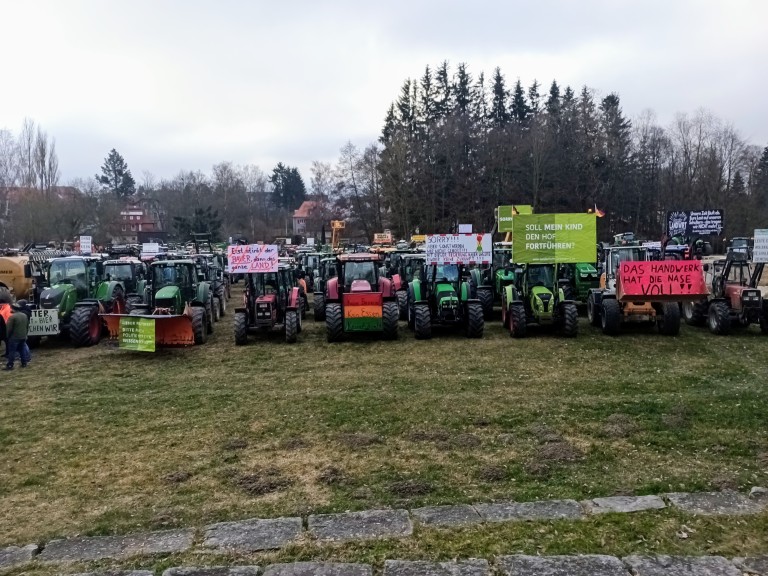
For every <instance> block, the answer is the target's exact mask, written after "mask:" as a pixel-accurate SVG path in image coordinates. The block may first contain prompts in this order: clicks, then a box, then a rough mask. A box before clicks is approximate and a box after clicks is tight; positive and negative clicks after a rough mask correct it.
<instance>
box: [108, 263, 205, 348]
mask: <svg viewBox="0 0 768 576" xmlns="http://www.w3.org/2000/svg"><path fill="white" fill-rule="evenodd" d="M149 269H150V274H149V275H150V282H151V289H150V290H149V299H148V301H147V302H144V303H142V304H136V305H135V306H134V307H133V309H132V310H131V312H130V313H129V314H115V313H111V314H110V313H107V314H102V315H101V317H102V319H103V320H104V321H105V322H106V324H107V328H108V330H109V337H110V338H112V339H118V338H119V337H120V320H121V318H124V317H141V318H151V319H152V320H154V326H155V345H156V346H161V347H175V346H192V345H194V344H204V343H205V342H206V341H207V340H208V334H209V333H211V332H212V331H213V326H212V324H213V319H212V318H211V317H210V316H209V314H210V312H209V308H210V299H211V294H210V285H209V284H208V282H200V281H198V278H197V266H196V263H195V262H194V261H193V260H160V261H157V262H153V263H152V264H151V265H150V267H149Z"/></svg>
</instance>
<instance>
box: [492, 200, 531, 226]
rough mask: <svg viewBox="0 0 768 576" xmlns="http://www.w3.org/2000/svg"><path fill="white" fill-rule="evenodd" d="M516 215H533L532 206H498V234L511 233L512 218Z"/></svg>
mask: <svg viewBox="0 0 768 576" xmlns="http://www.w3.org/2000/svg"><path fill="white" fill-rule="evenodd" d="M518 214H533V206H530V205H528V204H518V205H516V206H499V208H498V210H497V215H498V219H499V229H498V231H499V232H512V216H517V215H518Z"/></svg>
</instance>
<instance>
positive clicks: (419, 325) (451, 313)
mask: <svg viewBox="0 0 768 576" xmlns="http://www.w3.org/2000/svg"><path fill="white" fill-rule="evenodd" d="M468 276H470V274H468V270H467V269H466V268H465V267H464V266H463V265H461V264H429V265H427V266H425V267H424V272H423V273H422V275H421V278H414V279H413V280H412V281H411V282H410V284H409V285H408V326H409V327H410V328H411V329H413V331H414V332H415V334H416V338H417V339H419V340H424V339H427V338H431V337H432V326H433V325H443V326H461V327H463V328H464V331H465V334H466V336H467V337H468V338H482V336H483V330H484V328H485V320H484V318H483V305H482V303H481V302H480V300H479V299H478V298H477V286H476V285H475V284H474V282H472V281H471V280H470V279H468V278H467V277H468Z"/></svg>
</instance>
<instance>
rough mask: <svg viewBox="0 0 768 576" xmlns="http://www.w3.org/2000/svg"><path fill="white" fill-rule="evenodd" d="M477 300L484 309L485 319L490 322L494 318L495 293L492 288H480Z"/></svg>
mask: <svg viewBox="0 0 768 576" xmlns="http://www.w3.org/2000/svg"><path fill="white" fill-rule="evenodd" d="M477 298H478V299H479V300H480V305H481V306H482V309H483V317H484V318H485V319H486V320H490V319H491V316H493V291H492V290H491V289H490V288H478V289H477Z"/></svg>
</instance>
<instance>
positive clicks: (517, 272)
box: [515, 268, 523, 276]
mask: <svg viewBox="0 0 768 576" xmlns="http://www.w3.org/2000/svg"><path fill="white" fill-rule="evenodd" d="M522 273H523V269H522V268H515V276H519V275H520V274H522Z"/></svg>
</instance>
